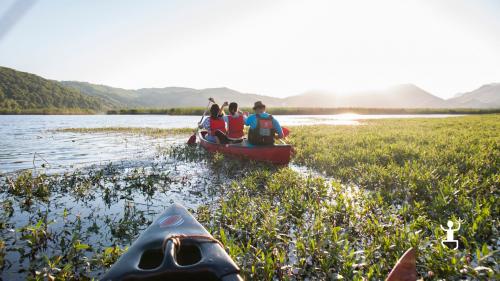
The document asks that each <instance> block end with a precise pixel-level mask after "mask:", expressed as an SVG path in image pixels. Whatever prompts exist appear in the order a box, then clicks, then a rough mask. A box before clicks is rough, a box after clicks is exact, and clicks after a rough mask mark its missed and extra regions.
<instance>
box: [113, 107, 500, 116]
mask: <svg viewBox="0 0 500 281" xmlns="http://www.w3.org/2000/svg"><path fill="white" fill-rule="evenodd" d="M241 110H242V111H248V112H252V111H253V110H252V108H247V107H243V108H241ZM204 111H205V108H203V107H184V108H166V109H144V108H137V109H121V110H109V111H108V112H107V114H168V115H202V114H203V112H204ZM268 111H269V112H270V113H272V114H276V115H326V114H342V113H356V114H488V113H500V109H467V108H456V109H448V108H444V109H431V108H316V107H302V108H297V107H270V108H269V109H268Z"/></svg>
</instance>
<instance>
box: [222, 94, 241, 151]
mask: <svg viewBox="0 0 500 281" xmlns="http://www.w3.org/2000/svg"><path fill="white" fill-rule="evenodd" d="M226 104H227V102H225V103H224V105H226ZM224 105H223V107H224ZM223 118H224V121H226V124H227V134H226V136H227V138H228V139H229V142H232V143H240V142H242V141H243V137H244V136H245V133H244V132H243V128H244V127H245V121H246V119H247V118H246V116H245V115H244V114H243V113H242V112H241V111H239V110H238V104H237V103H235V102H232V103H230V104H229V115H224V117H223Z"/></svg>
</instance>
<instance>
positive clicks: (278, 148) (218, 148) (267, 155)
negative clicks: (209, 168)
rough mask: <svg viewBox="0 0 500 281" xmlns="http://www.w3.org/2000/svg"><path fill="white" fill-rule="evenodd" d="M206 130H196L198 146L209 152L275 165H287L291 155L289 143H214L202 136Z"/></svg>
mask: <svg viewBox="0 0 500 281" xmlns="http://www.w3.org/2000/svg"><path fill="white" fill-rule="evenodd" d="M205 133H206V132H198V138H199V139H200V146H202V147H203V148H205V149H206V150H207V151H209V152H213V153H215V152H219V153H222V154H226V155H231V156H234V157H238V158H244V159H249V160H254V161H263V162H268V163H272V164H275V165H287V164H288V163H289V162H290V159H291V156H292V146H291V145H289V144H275V145H262V146H261V145H258V146H257V145H251V144H248V143H247V142H246V141H244V142H242V143H240V144H216V143H213V142H209V141H207V140H206V139H205V138H204V135H205Z"/></svg>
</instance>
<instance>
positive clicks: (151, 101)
mask: <svg viewBox="0 0 500 281" xmlns="http://www.w3.org/2000/svg"><path fill="white" fill-rule="evenodd" d="M209 97H214V98H215V100H217V101H237V102H238V103H239V104H240V105H241V106H251V105H253V103H254V102H255V101H257V100H261V101H263V102H264V103H265V104H267V105H268V106H271V107H321V108H329V107H335V108H340V107H359V108H481V109H483V108H484V109H485V108H500V83H492V84H487V85H483V86H481V87H479V88H478V89H476V90H474V91H471V92H466V93H460V94H457V95H455V96H454V97H452V98H450V99H446V100H445V99H442V98H439V97H437V96H434V95H432V94H431V93H428V92H426V91H425V90H423V89H421V88H419V87H417V86H415V85H413V84H402V85H396V86H393V87H390V88H388V89H385V90H379V91H365V92H356V93H350V94H348V95H346V94H336V93H330V92H320V91H311V92H306V93H303V94H300V95H295V96H290V97H286V98H276V97H270V96H264V95H257V94H249V93H241V92H238V91H236V90H232V89H229V88H225V87H221V88H208V89H192V88H184V87H165V88H142V89H137V90H130V89H121V88H115V87H109V86H105V85H97V84H91V83H88V82H76V81H54V80H48V79H44V78H42V77H39V76H37V75H34V74H30V73H25V72H20V71H16V70H13V69H10V68H5V67H0V112H1V111H7V112H8V111H9V110H10V111H12V110H13V109H17V110H21V111H22V110H27V109H43V108H65V109H74V108H78V109H84V110H92V111H104V110H108V109H123V108H150V109H153V108H155V109H160V108H174V107H200V106H205V105H206V102H207V100H208V98H209Z"/></svg>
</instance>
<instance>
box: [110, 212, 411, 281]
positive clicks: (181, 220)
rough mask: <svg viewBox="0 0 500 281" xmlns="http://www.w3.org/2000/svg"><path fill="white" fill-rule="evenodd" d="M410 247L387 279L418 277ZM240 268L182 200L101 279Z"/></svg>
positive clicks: (186, 276) (185, 276) (191, 276)
mask: <svg viewBox="0 0 500 281" xmlns="http://www.w3.org/2000/svg"><path fill="white" fill-rule="evenodd" d="M415 261H416V252H415V250H414V249H409V250H408V251H407V252H406V253H405V254H404V255H403V256H402V257H401V258H400V259H399V261H398V262H397V263H396V265H395V266H394V268H393V269H392V271H391V272H390V274H389V276H388V277H387V279H386V281H414V280H417V269H416V264H415ZM239 273H240V269H239V268H238V266H237V265H236V264H235V263H234V262H233V260H232V259H231V257H229V255H228V254H227V253H226V251H224V248H223V246H222V245H221V244H220V242H219V241H217V240H216V239H214V238H213V237H212V235H210V233H208V232H207V230H206V229H205V228H204V227H203V226H202V225H201V224H200V223H199V222H198V221H196V219H195V218H194V217H193V216H192V215H191V214H190V213H189V212H188V211H187V210H186V208H184V207H183V206H181V205H179V204H174V205H172V206H170V208H168V209H167V210H166V211H165V212H164V213H163V214H162V215H161V216H160V217H159V218H158V219H157V220H156V221H155V222H154V223H153V224H151V225H150V226H149V227H148V228H147V229H146V230H145V231H144V232H143V233H142V234H141V236H139V238H138V239H137V240H136V241H135V242H134V244H132V246H131V247H130V248H129V250H128V251H127V252H126V253H125V254H123V255H122V256H121V257H120V259H118V261H117V262H116V263H115V264H114V265H113V266H112V267H111V269H110V270H109V271H108V272H107V273H106V274H105V275H104V277H103V278H102V279H101V280H104V281H111V280H113V281H117V280H168V281H188V280H190V281H191V280H193V281H196V280H208V281H212V280H213V281H216V280H220V281H241V280H243V279H242V278H241V277H240V275H239Z"/></svg>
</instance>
